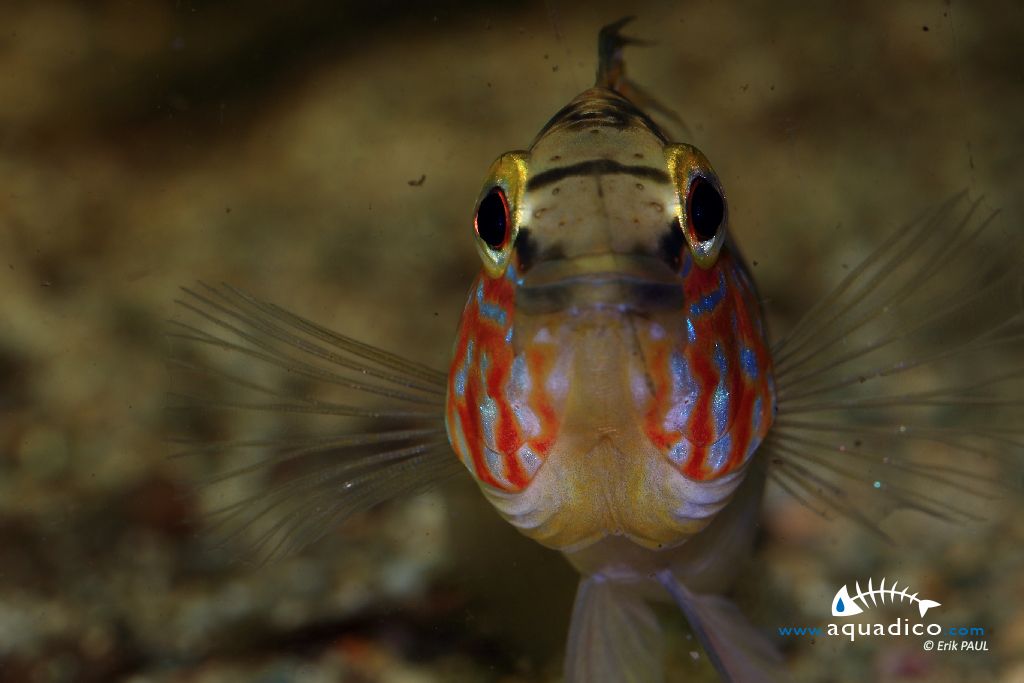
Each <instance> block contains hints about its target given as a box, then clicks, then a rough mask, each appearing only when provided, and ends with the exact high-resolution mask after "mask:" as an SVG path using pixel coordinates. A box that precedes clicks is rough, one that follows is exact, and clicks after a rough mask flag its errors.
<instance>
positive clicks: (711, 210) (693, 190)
mask: <svg viewBox="0 0 1024 683" xmlns="http://www.w3.org/2000/svg"><path fill="white" fill-rule="evenodd" d="M686 217H687V220H689V222H690V228H691V229H692V230H693V232H694V234H696V235H697V237H698V239H700V241H701V242H706V241H708V240H711V239H714V238H715V236H716V235H717V234H718V229H719V228H720V227H721V225H722V218H724V217H725V202H724V201H723V200H722V195H721V194H719V192H718V190H717V189H716V188H715V186H714V185H712V184H711V183H710V182H708V181H707V180H705V179H704V178H702V177H700V176H697V177H696V178H694V179H693V182H692V183H690V191H689V193H688V194H687V197H686Z"/></svg>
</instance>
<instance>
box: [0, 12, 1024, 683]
mask: <svg viewBox="0 0 1024 683" xmlns="http://www.w3.org/2000/svg"><path fill="white" fill-rule="evenodd" d="M624 14H636V15H638V18H637V20H636V21H635V22H634V23H633V24H631V25H630V26H629V27H628V30H626V31H625V33H627V34H628V35H633V36H637V37H641V38H645V39H649V40H651V41H653V42H654V44H653V45H651V46H648V47H633V48H630V49H629V52H628V53H627V64H628V69H629V73H630V76H631V77H632V78H633V79H635V81H636V82H637V83H639V84H640V85H642V86H643V87H644V88H645V89H646V90H648V91H649V92H651V93H652V94H653V95H655V97H657V98H658V99H659V100H660V101H661V102H663V103H664V104H665V105H667V106H668V107H670V108H672V109H674V110H676V111H677V112H678V113H679V114H680V115H681V117H682V118H683V120H684V121H685V122H686V124H687V127H688V128H689V130H690V133H691V134H692V139H690V140H687V141H689V142H693V143H694V144H696V145H697V146H699V147H700V148H701V150H702V151H703V152H704V153H705V154H706V155H707V157H708V158H709V159H710V160H711V163H712V164H713V165H714V167H715V169H716V171H717V172H718V174H719V176H720V178H721V180H722V182H723V184H724V186H725V189H726V192H727V195H728V198H729V202H730V213H731V229H732V231H733V234H734V235H735V237H736V238H737V240H738V242H739V244H740V246H741V248H742V249H743V252H744V255H745V256H746V258H747V260H748V261H749V262H750V263H751V265H752V266H753V274H754V277H755V278H756V280H757V283H758V285H759V287H760V290H761V294H762V296H763V297H764V299H765V307H766V310H767V313H768V315H769V324H770V326H771V327H772V328H773V329H775V330H785V329H787V328H788V327H789V326H791V325H792V324H793V323H794V322H795V321H796V319H797V318H798V317H799V316H800V315H801V314H802V313H803V312H804V311H806V310H807V309H808V308H809V307H810V306H811V305H812V304H813V303H814V302H815V301H816V300H817V299H818V298H820V297H821V296H822V295H823V294H824V293H825V292H826V291H827V290H828V288H829V287H831V286H832V285H834V284H835V283H836V282H837V281H838V280H839V278H841V277H842V275H843V274H844V272H845V271H846V270H847V269H848V268H850V267H852V264H855V263H857V262H858V260H859V259H861V258H863V257H864V256H865V255H866V254H868V253H869V252H870V251H871V249H872V248H873V247H874V246H875V245H876V244H877V243H878V241H879V240H881V239H883V238H884V236H886V235H889V234H891V233H892V231H894V230H898V229H899V227H900V226H901V225H903V224H904V223H906V222H907V221H908V220H910V219H911V218H912V217H914V216H915V215H917V214H918V213H919V212H920V211H922V210H924V209H927V208H929V207H933V206H935V205H936V204H937V203H939V202H940V201H942V200H944V199H946V198H947V197H948V196H950V195H952V194H953V193H955V192H957V191H960V190H963V189H967V190H968V191H969V192H970V193H971V195H972V196H979V195H984V196H985V200H984V206H986V207H989V208H1000V209H1001V210H1002V216H1001V218H1000V219H999V220H1000V224H999V230H1000V231H1003V234H1004V235H1006V236H1010V235H1020V233H1021V231H1022V228H1024V192H1021V188H1022V187H1024V163H1022V154H1021V153H1022V150H1024V42H1022V41H1021V36H1024V5H1021V4H1020V3H1014V2H1010V1H1008V0H1007V1H1005V2H980V3H958V4H954V3H950V2H942V1H938V0H936V1H931V2H842V3H827V4H826V3H813V4H812V3H804V2H797V1H795V0H790V1H783V2H710V1H706V0H694V1H691V2H685V3H680V2H645V3H635V2H634V3H627V4H624V3H612V2H592V3H586V6H585V7H584V6H582V4H574V5H570V4H568V3H560V2H554V1H553V0H551V1H549V2H547V3H483V2H466V3H460V2H430V3H423V2H399V1H394V2H389V1H382V2H375V3H337V2H326V1H318V0H300V1H298V2H291V3H274V2H266V1H260V2H238V1H227V0H223V1H210V2H188V1H186V0H178V1H171V0H166V1H159V0H134V1H129V0H110V1H106V2H94V3H80V2H70V1H69V2H59V1H52V0H43V1H37V2H4V3H3V4H0V27H2V28H0V257H2V258H0V683H8V682H10V683H21V682H35V681H86V682H91V681H134V682H138V683H141V682H143V681H152V682H157V681H159V682H171V681H197V682H198V681H210V682H213V681H239V682H241V681H247V682H248V681H261V682H268V683H269V682H272V681H274V682H276V681H305V682H321V681H324V682H326V681H338V680H340V681H352V682H357V683H361V682H367V683H369V682H373V681H395V682H408V683H419V682H424V683H425V682H428V681H446V682H447V681H452V682H466V683H469V682H474V681H495V682H501V683H514V682H527V681H557V680H559V677H560V669H561V656H562V649H563V647H564V642H565V636H566V632H567V628H568V618H569V612H570V609H571V605H572V597H573V592H574V590H575V586H576V576H575V575H574V573H573V572H572V571H571V569H570V568H569V567H568V565H567V564H566V563H565V562H564V561H563V560H562V559H561V557H560V556H558V555H557V554H555V553H552V552H548V551H546V550H543V549H542V548H540V547H539V546H536V545H535V544H533V543H532V542H530V541H528V540H526V539H523V538H521V537H520V536H519V535H518V534H517V533H516V532H515V531H514V530H513V529H512V528H511V527H509V526H508V525H506V524H505V523H504V522H502V521H501V520H500V519H499V518H498V516H497V514H496V513H495V512H494V511H493V510H492V509H491V508H490V506H489V505H488V504H487V503H486V502H485V501H484V500H483V498H482V496H480V495H479V493H478V492H477V491H476V490H475V486H474V485H473V484H472V483H471V482H470V480H469V477H468V476H457V477H455V479H454V480H453V481H452V482H451V483H450V484H449V485H446V486H444V487H440V488H438V489H435V490H432V491H429V492H427V493H424V494H422V495H419V496H415V497H412V498H410V499H408V500H403V501H396V502H393V503H389V504H385V505H384V506H381V507H380V508H378V509H376V510H374V511H372V512H370V513H367V514H363V515H359V516H357V517H355V518H353V519H351V520H349V521H348V522H347V523H345V524H344V525H342V526H341V527H340V528H339V529H338V531H337V532H336V533H332V534H331V536H330V538H329V539H327V540H325V541H324V542H322V543H319V544H318V545H316V546H315V547H313V548H310V549H309V550H307V551H305V552H303V553H302V554H301V555H299V556H297V557H293V558H289V559H287V560H283V561H280V562H276V563H274V564H271V565H269V566H266V567H257V566H253V565H252V564H250V563H248V562H246V558H245V556H244V552H243V551H242V550H241V549H233V548H231V547H228V548H225V549H223V550H219V551H213V550H210V549H209V548H208V546H207V545H206V544H205V543H204V541H203V535H202V533H201V532H202V528H201V525H200V524H199V523H198V522H197V521H196V519H197V517H198V515H199V514H200V513H201V512H202V510H203V509H204V506H205V501H204V500H203V494H202V493H201V492H199V491H197V490H196V489H195V488H194V486H193V482H195V481H197V480H198V479H199V478H201V477H202V476H203V475H204V474H208V473H209V464H208V463H204V462H202V461H201V459H199V458H190V459H184V460H173V459H169V458H168V455H169V454H170V452H171V451H172V450H173V449H172V448H171V447H169V445H168V444H167V443H166V441H165V435H166V433H167V430H168V420H167V418H166V415H165V408H166V404H167V397H166V393H167V390H168V385H169V379H168V371H167V367H166V354H167V348H166V347H167V343H166V340H165V338H164V332H165V331H166V322H165V321H166V320H167V319H173V318H175V317H177V316H179V315H180V313H179V311H177V310H176V307H175V305H174V303H173V302H174V299H175V298H176V297H177V296H179V294H178V289H177V288H178V286H180V285H189V284H191V283H193V282H194V281H196V280H197V279H198V280H206V281H210V282H214V283H216V282H220V281H224V282H228V283H231V284H233V285H236V286H239V287H243V288H245V289H247V290H248V291H251V292H252V293H254V294H255V295H257V296H260V297H262V298H265V299H269V300H272V301H274V302H275V303H278V304H280V305H282V306H284V307H287V308H289V309H291V310H294V311H296V312H298V313H300V314H302V315H304V316H307V317H309V318H311V319H313V320H316V321H318V322H320V323H322V324H325V325H327V326H330V327H332V328H334V329H336V330H339V331H343V332H345V333H347V334H350V335H353V336H355V337H357V338H359V339H361V340H363V341H366V342H369V343H373V344H377V345H380V346H382V347H384V348H386V349H389V350H391V351H394V352H397V353H400V354H403V355H406V356H408V357H411V358H414V359H416V360H419V361H422V362H424V363H426V364H429V365H432V366H435V367H437V368H440V369H446V368H447V363H448V354H449V352H450V347H451V343H452V339H453V336H454V330H455V326H456V323H457V320H458V316H459V313H460V311H461V308H462V305H463V302H464V300H465V299H464V297H465V293H466V290H467V288H468V287H469V284H470V282H471V280H472V278H473V276H474V274H475V273H476V271H477V269H478V258H477V256H476V254H475V251H474V247H473V243H472V238H471V231H472V224H471V213H472V209H473V203H474V201H475V199H476V197H477V193H478V191H479V186H480V182H481V181H482V179H483V176H484V173H485V172H486V170H487V167H488V165H489V164H490V163H491V161H492V160H493V159H494V158H495V157H496V156H497V155H498V154H499V153H501V152H503V151H506V150H511V149H519V148H523V147H526V146H527V145H528V144H529V143H530V141H531V140H532V138H533V136H534V134H535V133H536V131H537V130H538V129H539V128H540V127H541V126H542V125H543V124H544V122H545V121H546V120H547V119H548V118H549V117H550V116H551V115H552V114H553V113H554V112H555V111H556V110H558V109H559V108H560V107H561V106H562V105H563V104H565V103H566V102H567V101H568V100H569V99H570V98H572V97H573V96H574V95H575V94H577V93H578V92H579V91H581V90H583V89H585V88H587V87H589V86H590V85H591V84H592V83H593V79H594V70H595V66H596V49H595V44H596V36H597V31H598V29H599V28H600V27H601V26H602V25H604V24H606V23H609V22H611V21H614V20H615V19H618V18H619V17H621V16H622V15H624ZM997 232H998V231H997ZM997 236H998V235H997ZM1007 241H1009V238H1007ZM993 244H994V247H993V248H997V247H998V244H997V243H993ZM1018 262H1019V258H1018ZM1016 303H1017V305H1019V302H1016ZM1008 305H1013V302H1009V303H1008ZM264 419H268V420H271V419H274V418H273V417H272V416H271V417H267V418H264ZM230 428H232V425H217V424H212V425H209V429H210V430H211V431H215V432H219V431H221V430H224V431H227V430H229V429H230ZM1020 450H1021V449H1019V448H1018V449H1017V453H1018V454H1019V455H1020ZM453 457H454V456H453ZM1021 457H1022V458H1024V455H1021ZM1016 484H1017V485H1018V488H1019V485H1020V482H1019V481H1018V482H1016ZM1020 503H1021V501H1020V496H1019V494H1018V496H1017V499H1012V497H1011V499H1010V500H1008V501H1006V502H1005V504H1004V505H1003V507H1001V508H1000V509H999V511H998V512H996V513H994V514H993V515H992V521H991V522H990V523H988V524H985V525H978V526H970V527H951V526H948V525H944V524H941V523H939V522H936V521H935V520H931V519H927V518H924V517H922V516H919V515H910V514H903V515H897V516H895V517H894V518H893V519H890V520H889V521H888V522H887V526H886V529H887V530H888V531H890V532H891V533H892V534H893V535H894V536H895V537H896V538H897V540H898V542H897V543H895V544H888V545H887V544H884V543H881V542H879V541H878V540H876V539H875V538H873V537H872V536H871V535H870V534H868V533H867V532H865V531H863V530H862V529H859V528H858V527H856V526H855V525H853V524H850V523H846V522H843V521H836V522H831V523H830V522H826V521H824V520H822V519H820V518H818V517H817V516H815V515H813V514H812V513H810V512H808V511H806V510H805V509H803V508H802V507H800V506H799V505H798V504H797V503H795V502H793V501H791V500H789V499H786V498H784V497H781V496H778V495H769V498H768V501H767V502H766V514H765V520H764V522H765V523H764V528H763V532H762V534H761V540H760V542H759V545H758V550H757V553H756V555H755V556H754V558H753V560H752V562H751V565H750V567H749V569H748V570H747V571H746V572H745V574H744V579H743V580H742V582H741V583H740V585H738V586H737V590H736V593H735V595H736V596H737V600H738V602H739V603H740V604H741V605H743V606H744V608H745V609H747V610H749V612H750V613H751V615H752V617H753V619H754V621H755V622H756V623H757V624H758V625H760V626H761V627H763V628H765V629H766V630H773V629H775V628H777V627H780V626H788V625H802V624H821V623H826V622H827V621H829V620H830V615H829V612H828V609H829V603H830V600H831V599H832V596H833V595H834V594H835V592H836V590H838V588H839V587H840V586H842V585H843V584H845V583H847V582H850V581H852V580H854V579H857V578H862V577H863V578H866V577H868V576H873V577H881V576H890V577H899V578H900V580H901V581H902V582H903V583H904V584H909V585H910V586H912V587H913V588H914V590H919V591H920V592H921V594H922V596H927V597H929V598H932V599H936V600H939V601H941V602H942V603H943V613H942V617H943V622H949V623H956V624H962V625H965V626H975V625H980V626H983V627H985V628H986V630H987V635H988V637H987V640H988V648H989V651H988V652H976V653H937V652H931V653H925V652H922V651H921V650H920V648H919V646H918V642H917V641H916V640H912V639H906V640H903V641H901V640H899V639H870V638H864V639H861V640H859V641H858V642H856V643H849V642H845V641H843V640H841V639H820V640H817V641H815V642H812V641H811V640H810V639H788V640H780V641H779V643H780V646H782V647H783V649H784V652H785V653H786V656H787V658H788V660H789V662H790V666H791V669H792V671H793V674H794V677H795V678H796V679H797V680H808V681H837V682H841V681H894V682H895V681H939V682H944V681H979V682H981V681H1003V682H1011V681H1013V682H1015V683H1019V682H1021V681H1024V601H1022V600H1021V597H1020V596H1021V595H1024V551H1022V547H1024V515H1021V512H1022V510H1021V508H1022V506H1021V504H1020ZM669 615H670V612H666V618H667V619H666V621H667V623H669V624H671V626H670V631H669V638H670V640H669V645H670V647H669V650H670V653H671V654H670V674H669V680H670V681H712V680H715V676H714V673H713V670H712V669H711V667H710V666H709V665H708V664H707V662H706V661H704V657H703V655H702V654H699V647H698V646H697V645H696V642H695V641H693V640H692V639H690V636H689V635H688V633H687V631H686V628H685V626H684V625H683V623H682V620H681V619H680V618H679V617H678V616H669ZM897 616H899V612H898V611H893V612H892V613H891V615H890V618H889V620H888V621H891V620H892V619H893V618H895V617H897ZM888 621H886V623H888Z"/></svg>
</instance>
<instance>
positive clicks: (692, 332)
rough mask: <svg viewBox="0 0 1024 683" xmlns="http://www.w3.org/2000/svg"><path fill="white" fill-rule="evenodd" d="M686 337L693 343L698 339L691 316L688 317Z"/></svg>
mask: <svg viewBox="0 0 1024 683" xmlns="http://www.w3.org/2000/svg"><path fill="white" fill-rule="evenodd" d="M686 337H687V338H688V339H689V340H690V343H691V344H693V343H695V342H696V341H697V330H696V329H694V327H693V321H692V320H690V319H689V318H687V319H686Z"/></svg>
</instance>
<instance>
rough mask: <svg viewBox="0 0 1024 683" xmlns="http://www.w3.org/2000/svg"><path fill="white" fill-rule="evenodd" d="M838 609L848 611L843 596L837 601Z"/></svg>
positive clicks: (838, 610)
mask: <svg viewBox="0 0 1024 683" xmlns="http://www.w3.org/2000/svg"><path fill="white" fill-rule="evenodd" d="M836 611H837V612H845V611H846V605H844V604H843V599H842V598H839V601H838V602H837V603H836Z"/></svg>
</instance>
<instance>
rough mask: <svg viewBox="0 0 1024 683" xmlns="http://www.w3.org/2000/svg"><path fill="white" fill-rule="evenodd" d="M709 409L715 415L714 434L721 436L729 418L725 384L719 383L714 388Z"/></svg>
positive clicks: (727, 392) (727, 395) (727, 394)
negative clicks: (710, 408)
mask: <svg viewBox="0 0 1024 683" xmlns="http://www.w3.org/2000/svg"><path fill="white" fill-rule="evenodd" d="M711 407H712V411H713V412H714V414H715V434H722V433H723V432H724V431H725V425H726V422H727V421H728V417H729V390H728V389H726V388H725V382H719V383H718V386H717V387H715V394H714V396H712V398H711Z"/></svg>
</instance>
